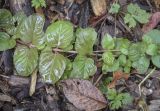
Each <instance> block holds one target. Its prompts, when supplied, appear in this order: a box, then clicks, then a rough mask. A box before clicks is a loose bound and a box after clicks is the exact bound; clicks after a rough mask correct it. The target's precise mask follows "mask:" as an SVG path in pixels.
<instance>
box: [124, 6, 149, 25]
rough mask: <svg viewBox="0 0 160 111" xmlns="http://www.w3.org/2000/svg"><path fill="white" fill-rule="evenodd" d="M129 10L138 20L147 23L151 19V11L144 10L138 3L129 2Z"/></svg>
mask: <svg viewBox="0 0 160 111" xmlns="http://www.w3.org/2000/svg"><path fill="white" fill-rule="evenodd" d="M127 10H128V12H129V13H130V14H131V15H132V17H134V18H135V19H136V20H137V21H138V22H140V23H147V22H148V21H149V17H150V15H149V13H147V12H146V11H145V10H142V9H141V8H140V7H139V6H138V5H137V4H132V3H131V4H129V5H128V6H127Z"/></svg>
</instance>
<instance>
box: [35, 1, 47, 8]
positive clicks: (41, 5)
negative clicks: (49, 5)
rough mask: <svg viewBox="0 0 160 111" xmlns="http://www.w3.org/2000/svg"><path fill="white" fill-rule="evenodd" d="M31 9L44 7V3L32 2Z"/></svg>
mask: <svg viewBox="0 0 160 111" xmlns="http://www.w3.org/2000/svg"><path fill="white" fill-rule="evenodd" d="M32 7H35V8H39V7H46V2H45V0H32Z"/></svg>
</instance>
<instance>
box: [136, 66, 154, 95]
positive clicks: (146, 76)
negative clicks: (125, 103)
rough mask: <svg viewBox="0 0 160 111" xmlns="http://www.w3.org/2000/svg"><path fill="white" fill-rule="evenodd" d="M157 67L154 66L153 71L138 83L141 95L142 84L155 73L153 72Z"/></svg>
mask: <svg viewBox="0 0 160 111" xmlns="http://www.w3.org/2000/svg"><path fill="white" fill-rule="evenodd" d="M155 69H156V67H154V68H153V69H152V70H151V72H150V73H149V74H148V75H147V76H146V77H145V78H144V79H143V80H142V81H141V82H140V83H139V84H138V88H139V93H140V96H141V85H142V84H143V83H144V82H145V81H146V80H147V79H148V78H149V77H150V76H151V75H152V74H153V72H154V71H155Z"/></svg>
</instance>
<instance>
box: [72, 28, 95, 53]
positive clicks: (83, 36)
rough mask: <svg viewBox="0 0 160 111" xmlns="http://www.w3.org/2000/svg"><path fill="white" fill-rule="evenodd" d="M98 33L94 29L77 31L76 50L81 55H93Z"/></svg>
mask: <svg viewBox="0 0 160 111" xmlns="http://www.w3.org/2000/svg"><path fill="white" fill-rule="evenodd" d="M96 38H97V33H96V31H95V30H94V29H93V28H86V29H82V28H79V29H77V31H76V42H75V49H76V51H77V52H78V53H79V54H80V55H87V54H92V51H93V45H94V44H95V42H96Z"/></svg>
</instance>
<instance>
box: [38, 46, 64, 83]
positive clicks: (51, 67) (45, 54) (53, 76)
mask: <svg viewBox="0 0 160 111" xmlns="http://www.w3.org/2000/svg"><path fill="white" fill-rule="evenodd" d="M65 69H66V58H65V57H64V56H63V55H61V54H58V53H52V49H51V48H45V49H44V50H43V51H42V52H41V55H40V60H39V72H40V75H42V77H43V79H44V81H45V82H49V83H56V82H57V81H58V80H59V79H60V78H61V77H62V75H63V73H64V71H65Z"/></svg>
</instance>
